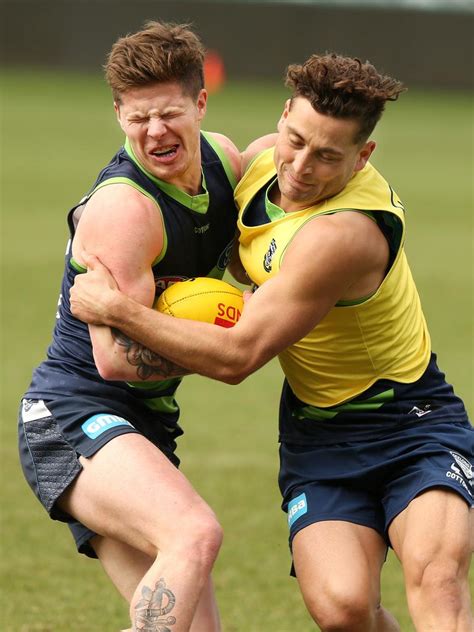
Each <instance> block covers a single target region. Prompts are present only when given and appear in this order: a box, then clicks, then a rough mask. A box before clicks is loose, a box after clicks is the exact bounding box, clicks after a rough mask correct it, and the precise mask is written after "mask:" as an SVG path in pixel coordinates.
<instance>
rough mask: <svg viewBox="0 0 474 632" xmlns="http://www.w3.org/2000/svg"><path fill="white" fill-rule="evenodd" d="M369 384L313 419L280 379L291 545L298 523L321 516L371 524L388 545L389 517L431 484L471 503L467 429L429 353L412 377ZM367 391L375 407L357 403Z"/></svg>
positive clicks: (471, 453)
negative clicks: (420, 373) (423, 366)
mask: <svg viewBox="0 0 474 632" xmlns="http://www.w3.org/2000/svg"><path fill="white" fill-rule="evenodd" d="M391 390H392V391H393V393H392V395H391V396H389V395H388V393H389V392H390V391H391ZM369 391H370V392H369ZM369 391H367V392H366V393H365V394H363V397H362V398H358V399H357V401H356V400H353V402H352V403H351V405H349V406H347V405H343V406H340V407H334V408H333V409H332V412H333V413H336V414H335V415H334V416H333V418H332V419H328V417H327V416H326V419H323V418H321V419H319V420H318V419H316V418H315V417H317V415H318V410H319V409H316V408H312V407H308V406H307V405H305V404H304V403H303V402H301V401H300V400H298V399H297V398H296V397H295V395H294V394H293V393H292V391H291V389H290V388H289V386H288V384H287V383H286V384H285V385H284V388H283V393H282V400H281V407H280V429H281V430H282V429H283V436H282V435H281V436H280V440H281V446H280V473H279V485H280V490H281V493H282V496H283V503H282V509H283V510H284V511H285V512H287V515H288V526H289V532H290V535H289V539H290V546H291V543H292V541H293V538H294V536H295V534H296V533H298V531H300V530H301V529H303V528H304V527H306V526H308V525H310V524H313V523H315V522H319V521H324V520H343V521H347V522H352V523H356V524H360V525H363V526H366V527H370V528H372V529H375V530H376V531H377V532H378V533H380V535H381V536H382V537H383V538H384V539H385V541H386V542H387V545H390V541H389V538H388V533H387V531H388V527H389V525H390V523H391V521H392V520H393V519H394V518H395V517H396V516H397V515H398V514H400V512H402V511H403V510H404V509H405V508H406V507H407V506H408V504H409V503H410V502H411V501H412V500H413V499H414V498H415V497H416V496H418V495H419V494H421V493H422V492H424V491H426V490H428V489H431V488H435V487H437V488H445V489H449V490H451V491H453V492H455V493H457V494H459V495H460V496H462V497H463V498H464V499H465V501H466V503H467V504H468V505H469V506H472V505H473V498H474V470H473V463H474V429H473V427H472V426H471V424H470V423H469V420H468V418H467V414H466V411H465V408H464V405H463V404H462V401H461V400H460V399H459V398H458V397H456V395H454V393H453V391H452V387H451V386H450V385H449V384H447V383H446V382H445V380H444V375H443V374H442V373H441V372H440V371H439V369H438V368H437V366H436V361H435V357H434V356H433V358H432V360H431V362H430V364H429V366H428V368H427V370H426V372H425V374H424V375H423V376H422V378H420V380H418V382H416V383H415V384H411V385H403V384H395V383H394V382H388V381H380V383H378V384H377V385H376V386H375V387H374V388H371V389H369ZM377 393H378V395H380V394H382V393H383V395H384V396H383V397H379V400H380V401H382V400H383V401H384V403H383V404H381V405H380V407H377V405H375V406H374V402H376V401H377ZM369 399H370V404H371V405H372V407H371V406H364V403H365V404H366V403H367V401H368V400H369ZM354 403H355V405H354ZM319 413H320V414H321V415H323V414H324V411H323V413H321V411H320V410H319ZM305 415H306V417H305Z"/></svg>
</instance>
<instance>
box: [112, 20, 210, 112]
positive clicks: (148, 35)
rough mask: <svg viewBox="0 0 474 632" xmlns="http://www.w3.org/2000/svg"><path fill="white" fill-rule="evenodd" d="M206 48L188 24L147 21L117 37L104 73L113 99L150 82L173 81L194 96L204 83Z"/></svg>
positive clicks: (118, 99) (117, 98)
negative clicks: (133, 30)
mask: <svg viewBox="0 0 474 632" xmlns="http://www.w3.org/2000/svg"><path fill="white" fill-rule="evenodd" d="M204 54H205V49H204V46H203V44H202V43H201V40H200V39H199V37H198V36H197V35H196V34H195V33H194V32H193V31H192V30H191V29H190V26H189V25H188V24H172V23H166V22H147V23H146V24H145V25H144V27H143V29H142V30H141V31H138V32H136V33H133V34H129V35H126V36H125V37H121V38H119V39H118V40H117V41H116V42H115V44H114V45H113V46H112V49H111V51H110V53H109V55H108V57H107V63H106V65H105V74H106V78H107V82H108V84H109V86H110V87H111V89H112V94H113V97H114V100H115V101H116V102H117V103H120V96H121V94H122V93H124V92H126V91H127V90H130V89H131V88H136V87H139V86H144V85H148V84H151V83H158V82H160V83H161V82H167V81H173V82H177V83H179V84H181V86H182V87H183V90H184V92H185V94H187V95H189V96H192V97H193V98H194V99H196V98H197V96H198V94H199V91H200V90H201V89H202V88H203V87H204V70H203V65H204Z"/></svg>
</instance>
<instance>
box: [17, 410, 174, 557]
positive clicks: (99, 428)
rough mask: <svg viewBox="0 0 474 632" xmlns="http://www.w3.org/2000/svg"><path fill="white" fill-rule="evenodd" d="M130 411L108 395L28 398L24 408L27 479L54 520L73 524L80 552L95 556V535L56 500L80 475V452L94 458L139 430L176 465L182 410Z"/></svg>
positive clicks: (22, 435)
mask: <svg viewBox="0 0 474 632" xmlns="http://www.w3.org/2000/svg"><path fill="white" fill-rule="evenodd" d="M140 412H141V414H140V413H139V414H138V415H137V411H135V412H134V411H131V410H129V407H126V406H125V405H123V404H122V403H118V402H117V401H111V400H110V401H107V400H106V399H105V398H98V397H94V398H92V397H91V398H84V397H65V398H62V399H61V398H59V399H55V400H51V401H43V400H34V399H23V400H22V402H21V406H20V412H19V425H18V435H19V451H20V461H21V466H22V468H23V473H24V475H25V478H26V480H27V482H28V484H29V485H30V487H31V489H32V490H33V492H34V493H35V495H36V496H37V498H38V499H39V501H40V502H41V504H42V505H43V506H44V508H45V509H46V511H47V512H48V513H49V515H50V516H51V518H52V519H53V520H60V521H63V522H66V523H68V526H69V528H70V530H71V532H72V534H73V537H74V539H75V541H76V546H77V549H78V551H79V552H80V553H85V554H86V555H88V556H89V557H96V555H95V552H94V550H93V549H92V547H91V546H90V540H91V538H92V537H93V536H94V535H96V534H95V533H94V532H93V531H91V530H90V529H88V528H87V527H86V526H84V525H83V524H81V523H80V522H78V521H76V520H74V519H73V518H72V517H71V516H70V515H68V514H66V513H64V512H63V511H61V509H60V508H59V507H58V506H57V504H56V501H57V500H58V498H59V497H60V496H61V494H62V493H63V492H64V491H65V490H66V489H67V488H68V487H69V485H70V484H71V483H72V482H73V481H74V480H75V478H76V477H77V476H78V474H79V473H80V471H81V469H82V466H81V464H80V462H79V456H80V455H82V456H85V457H90V456H92V455H93V454H95V453H96V452H97V451H98V450H100V448H102V447H103V446H104V445H105V444H106V443H108V442H109V441H110V440H111V439H113V438H114V437H117V436H119V435H122V434H126V433H139V434H142V435H144V436H145V437H146V438H147V439H149V440H150V441H151V442H152V443H153V444H154V445H156V446H157V447H158V448H159V449H160V450H161V451H162V452H163V453H164V454H165V455H166V456H167V457H168V458H169V460H170V461H171V462H172V463H173V464H174V465H175V466H176V467H178V466H179V459H178V457H177V456H176V455H175V454H174V450H175V448H176V441H175V439H176V438H177V437H178V436H179V435H181V434H182V430H181V429H180V427H179V426H178V425H177V423H176V422H177V414H176V415H174V414H172V415H171V414H170V416H169V418H168V416H167V415H166V414H165V413H160V414H159V415H157V414H156V413H153V414H152V413H151V412H149V411H146V410H142V411H140Z"/></svg>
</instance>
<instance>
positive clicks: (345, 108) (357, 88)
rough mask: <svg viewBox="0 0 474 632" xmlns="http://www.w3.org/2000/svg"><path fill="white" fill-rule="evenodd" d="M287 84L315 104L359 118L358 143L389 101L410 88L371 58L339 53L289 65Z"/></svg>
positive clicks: (337, 114) (322, 109)
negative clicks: (358, 57) (383, 69)
mask: <svg viewBox="0 0 474 632" xmlns="http://www.w3.org/2000/svg"><path fill="white" fill-rule="evenodd" d="M286 85H287V86H288V87H290V88H291V89H292V90H293V97H297V96H301V97H305V98H306V99H308V101H310V103H311V105H312V106H313V108H314V109H315V110H316V111H317V112H319V113H321V114H327V115H329V116H334V117H336V118H348V119H357V120H358V121H359V122H360V130H359V134H358V135H357V138H356V139H355V140H356V142H357V143H360V142H365V141H366V140H367V139H368V137H369V136H370V134H371V133H372V131H373V129H374V127H375V125H376V124H377V122H378V121H379V120H380V117H381V116H382V113H383V111H384V107H385V103H386V101H395V100H396V99H397V98H398V96H399V94H400V93H401V92H403V91H404V90H405V89H406V88H405V87H404V86H403V84H402V83H400V82H399V81H397V80H396V79H393V78H392V77H388V76H386V75H381V74H380V73H379V72H378V71H377V70H376V69H375V68H374V66H373V65H372V64H370V63H369V62H365V63H362V62H361V61H360V60H359V59H357V58H352V57H343V56H342V55H338V54H336V53H328V54H325V55H312V56H311V57H310V58H309V59H308V60H307V61H306V62H305V63H304V64H301V65H297V64H293V65H291V66H289V67H288V70H287V75H286Z"/></svg>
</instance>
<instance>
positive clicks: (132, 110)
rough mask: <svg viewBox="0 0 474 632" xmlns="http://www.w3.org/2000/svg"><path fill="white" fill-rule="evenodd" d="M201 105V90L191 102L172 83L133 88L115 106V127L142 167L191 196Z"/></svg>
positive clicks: (197, 161)
mask: <svg viewBox="0 0 474 632" xmlns="http://www.w3.org/2000/svg"><path fill="white" fill-rule="evenodd" d="M206 104H207V92H206V91H205V90H201V91H200V93H199V95H198V97H197V99H196V100H194V99H193V98H192V97H191V96H189V95H187V94H185V93H184V92H183V89H182V87H181V85H180V84H179V83H174V82H170V83H153V84H150V85H146V86H140V87H137V88H132V89H130V90H127V91H126V92H124V93H123V94H122V95H121V100H120V103H117V102H116V103H115V104H114V107H115V112H116V114H117V119H118V122H119V124H120V127H121V128H122V130H123V132H124V133H125V135H126V136H127V137H128V139H129V141H130V144H131V146H132V149H133V151H134V153H135V156H136V158H137V159H138V160H139V162H140V163H141V165H142V166H143V167H144V168H145V169H146V171H148V172H149V173H151V174H152V175H153V176H155V177H156V178H159V179H160V180H164V181H166V182H168V183H170V184H173V185H175V186H177V187H179V188H181V189H183V190H185V191H187V192H188V193H189V194H190V195H194V194H196V193H197V192H198V191H197V190H196V189H198V188H199V185H200V176H201V164H200V138H199V132H200V124H201V121H202V119H203V118H204V115H205V113H206Z"/></svg>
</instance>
